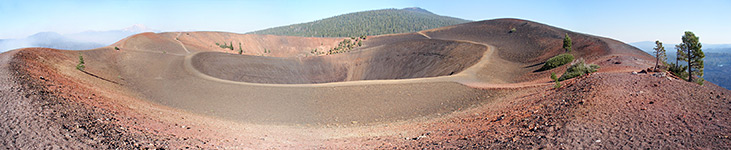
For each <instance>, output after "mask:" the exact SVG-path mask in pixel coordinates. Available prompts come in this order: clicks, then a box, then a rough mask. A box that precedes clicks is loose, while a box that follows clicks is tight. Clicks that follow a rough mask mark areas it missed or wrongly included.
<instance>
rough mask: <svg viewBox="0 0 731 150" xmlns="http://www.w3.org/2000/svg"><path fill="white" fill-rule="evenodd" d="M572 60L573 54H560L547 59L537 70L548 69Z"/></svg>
mask: <svg viewBox="0 0 731 150" xmlns="http://www.w3.org/2000/svg"><path fill="white" fill-rule="evenodd" d="M573 60H574V55H571V54H569V53H564V54H560V55H557V56H554V57H552V58H550V59H548V60H547V61H546V63H544V64H543V67H541V69H538V71H544V70H550V69H553V68H556V67H558V66H561V65H565V64H568V63H569V62H571V61H573Z"/></svg>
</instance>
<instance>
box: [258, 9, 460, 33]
mask: <svg viewBox="0 0 731 150" xmlns="http://www.w3.org/2000/svg"><path fill="white" fill-rule="evenodd" d="M466 22H470V21H468V20H464V19H459V18H453V17H446V16H440V15H436V14H434V13H431V12H429V11H426V10H424V9H421V8H404V9H382V10H372V11H363V12H355V13H349V14H344V15H339V16H335V17H330V18H325V19H322V20H317V21H314V22H308V23H300V24H294V25H289V26H281V27H275V28H269V29H265V30H260V31H254V32H251V33H253V34H272V35H289V36H303V37H358V36H362V35H381V34H392V33H408V32H416V31H421V30H426V29H432V28H438V27H443V26H449V25H455V24H461V23H466Z"/></svg>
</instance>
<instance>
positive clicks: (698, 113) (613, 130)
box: [333, 73, 731, 149]
mask: <svg viewBox="0 0 731 150" xmlns="http://www.w3.org/2000/svg"><path fill="white" fill-rule="evenodd" d="M565 84H566V85H564V86H563V87H561V88H558V89H553V88H552V87H548V86H544V87H537V88H525V89H504V92H507V93H512V95H509V96H507V97H505V98H503V99H501V100H498V101H495V102H493V103H488V105H489V106H483V107H479V108H476V109H473V110H468V111H465V112H463V113H458V114H455V115H454V116H452V117H450V118H447V119H438V120H437V121H433V122H426V123H414V125H411V126H408V127H415V128H417V129H414V130H417V133H419V134H416V135H414V136H413V137H406V138H405V139H404V138H403V137H367V138H350V139H343V140H336V141H333V144H335V145H337V146H344V147H351V148H354V147H360V146H365V147H371V148H378V149H390V148H391V147H395V148H398V149H423V148H428V149H444V148H450V149H451V148H460V149H461V148H469V149H516V148H517V149H528V148H549V149H586V148H590V149H606V148H608V149H694V148H701V149H728V148H731V146H730V145H729V144H731V138H729V135H731V128H729V127H731V123H729V118H730V117H731V99H729V96H728V95H729V94H731V92H730V91H728V90H723V89H722V88H721V87H718V86H716V85H712V84H710V85H705V86H700V85H697V84H694V83H689V82H685V81H680V80H677V79H668V78H665V77H654V76H651V75H647V74H640V75H631V74H630V73H595V74H592V75H590V76H587V77H581V78H579V79H575V80H572V81H568V82H566V83H565ZM706 84H709V83H708V82H707V83H706ZM352 144H358V145H352Z"/></svg>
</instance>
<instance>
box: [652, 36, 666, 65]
mask: <svg viewBox="0 0 731 150" xmlns="http://www.w3.org/2000/svg"><path fill="white" fill-rule="evenodd" d="M655 45H656V46H655V48H653V49H654V50H655V71H659V68H660V61H663V64H664V62H665V47H663V46H662V42H660V40H657V41H655Z"/></svg>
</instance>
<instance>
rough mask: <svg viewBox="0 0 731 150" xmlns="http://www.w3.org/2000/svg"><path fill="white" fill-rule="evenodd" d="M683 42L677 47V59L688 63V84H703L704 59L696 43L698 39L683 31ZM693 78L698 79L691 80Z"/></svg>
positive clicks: (691, 33) (699, 44) (698, 43)
mask: <svg viewBox="0 0 731 150" xmlns="http://www.w3.org/2000/svg"><path fill="white" fill-rule="evenodd" d="M682 40H683V42H682V43H680V44H679V45H678V46H676V47H678V48H679V51H678V59H682V60H683V61H685V62H687V63H688V82H694V81H695V82H699V84H702V83H703V78H702V76H703V58H705V57H706V55H705V54H703V50H701V48H702V45H701V43H700V41H698V37H697V36H695V34H694V33H693V32H690V31H685V35H683V37H682ZM693 76H697V77H698V79H695V80H694V79H693Z"/></svg>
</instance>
